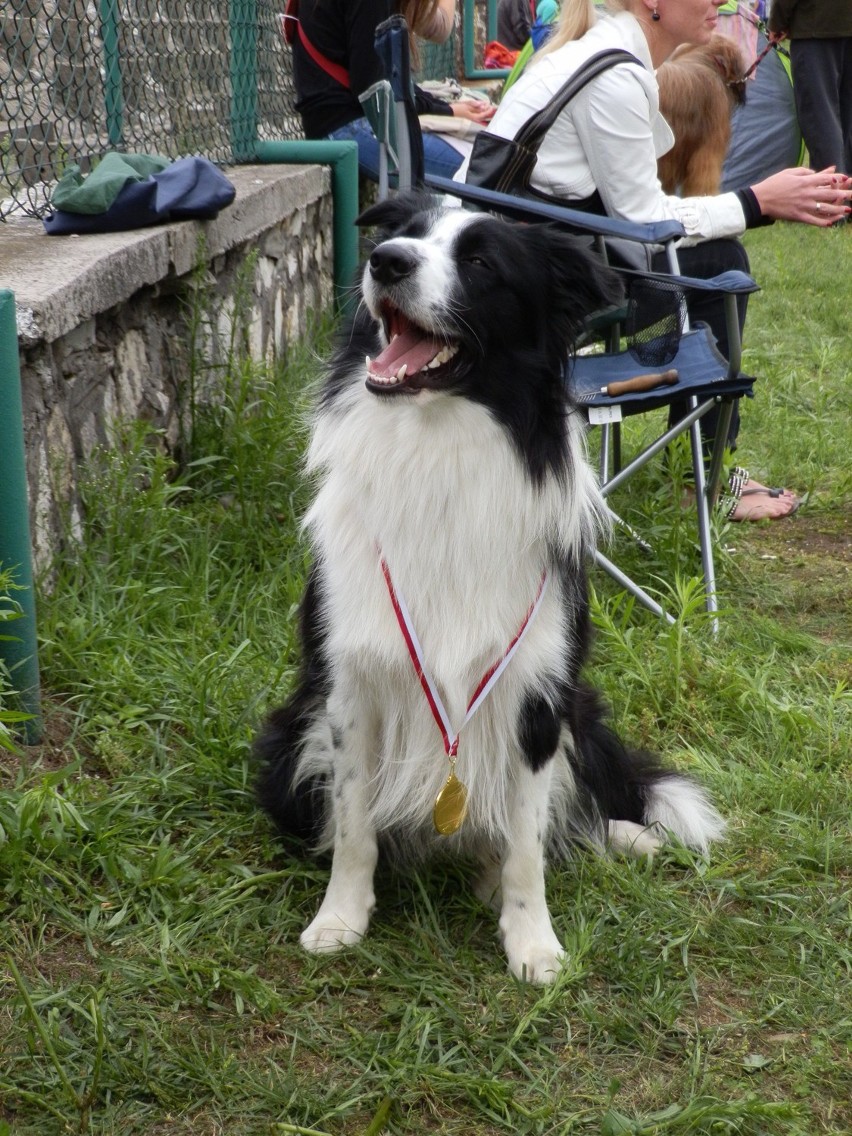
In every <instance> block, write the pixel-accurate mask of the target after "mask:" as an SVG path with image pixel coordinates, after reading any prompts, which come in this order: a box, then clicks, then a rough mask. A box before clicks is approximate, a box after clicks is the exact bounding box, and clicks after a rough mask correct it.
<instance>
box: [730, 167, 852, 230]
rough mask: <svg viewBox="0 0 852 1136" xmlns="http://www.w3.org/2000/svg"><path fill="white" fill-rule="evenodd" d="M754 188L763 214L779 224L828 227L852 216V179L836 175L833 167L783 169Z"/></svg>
mask: <svg viewBox="0 0 852 1136" xmlns="http://www.w3.org/2000/svg"><path fill="white" fill-rule="evenodd" d="M751 189H752V193H754V196H755V197H756V198H757V204H758V205H759V206H760V211H761V213H763V215H764V216H765V217H774V218H775V219H776V220H778V221H804V222H806V223H807V224H809V225H819V226H820V227H822V228H826V227H827V226H829V225H833V224H834V222H835V221H842V220H845V219H846V218H847V217H848V216H849V214H850V213H852V208H850V206H849V201H850V199H852V178H850V177H847V176H846V174H839V173H837V172H836V168H835V167H834V166H829V167H828V169H825V170H809V169H806V168H804V167H800V168H798V169H791V170H781V172H780V173H777V174H772V176H771V177H768V178H766V179H765V180H764V181H761V182H758V184H757V185H753V186H752V187H751Z"/></svg>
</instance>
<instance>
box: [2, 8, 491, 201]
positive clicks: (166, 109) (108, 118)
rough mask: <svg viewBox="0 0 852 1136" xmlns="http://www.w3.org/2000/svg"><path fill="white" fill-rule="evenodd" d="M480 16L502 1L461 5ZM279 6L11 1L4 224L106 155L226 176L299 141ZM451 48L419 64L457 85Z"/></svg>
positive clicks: (431, 50)
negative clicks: (215, 168)
mask: <svg viewBox="0 0 852 1136" xmlns="http://www.w3.org/2000/svg"><path fill="white" fill-rule="evenodd" d="M466 2H467V3H471V4H473V3H476V4H477V5H478V6H480V7H484V5H485V4H486V3H490V4H494V3H496V0H466ZM283 6H284V5H283V0H2V3H0V41H2V50H0V220H5V219H6V217H7V216H9V215H10V214H11V213H13V212H17V213H24V214H27V215H29V216H36V217H38V216H41V215H42V214H44V213H45V212H46V211H47V209H48V208H49V195H50V189H51V186H52V185H53V184H55V182H56V179H57V178H58V177H59V176H60V174H61V173H62V171H63V170H64V169H65V167H66V166H67V165H69V164H71V163H77V164H79V165H80V166H81V168H82V169H83V170H84V172H85V171H86V170H87V169H89V168H90V166H91V164H92V162H93V161H96V160H97V159H98V158H99V157H100V156H101V155H103V154H104V153H106V152H107V151H109V150H122V151H126V152H145V153H157V154H161V155H163V156H165V157H170V158H178V157H183V156H185V155H188V154H203V155H205V156H206V157H208V158H210V159H211V160H213V161H216V162H221V163H223V164H227V163H232V162H240V161H246V160H250V159H251V157H252V155H253V145H254V141H255V140H256V139H292V138H300V137H301V136H302V134H301V125H300V122H299V118H298V116H297V115H296V114H295V112H294V108H293V103H294V100H295V94H294V90H293V79H292V69H291V55H290V52H289V50H287V48H286V47H285V45H284V43H283V40H282V38H281V31H280V22H279V15H280V13H281V11H282V9H283ZM455 53H456V49H455V45H454V43H453V42H450V43H449V44H447V45H443V46H442V47H441V48H436V47H434V46H432V45H429V46H428V47H425V48H424V51H423V53H422V63H421V65H422V67H423V73H424V74H425V75H426V76H428V77H429V78H444V77H446V76H450V75H456V74H459V71H458V69H457V67H456V64H455Z"/></svg>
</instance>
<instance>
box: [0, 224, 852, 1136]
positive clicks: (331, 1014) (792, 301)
mask: <svg viewBox="0 0 852 1136" xmlns="http://www.w3.org/2000/svg"><path fill="white" fill-rule="evenodd" d="M850 239H852V232H850V231H846V230H831V231H829V232H816V231H812V230H805V229H804V228H802V229H793V228H792V227H783V226H775V227H774V228H773V229H770V230H760V231H757V232H755V233H753V234H751V235H750V237H749V241H748V244H749V249H750V252H751V254H752V257H753V263H754V270H755V274H756V275H757V277H758V279H759V280H760V281H761V283H762V284H763V286H764V291H763V292H762V293H761V294H760V295H759V296H757V297H755V298H754V300H753V304H752V309H751V314H750V319H749V334H748V342H749V353H748V359H747V362H748V365H749V367H750V368H751V369H752V370H753V371H754V373H756V374H758V375H759V376H760V381H759V383H758V385H757V388H756V389H757V397H756V399H755V400H754V402H752V403H749V404H748V405H747V406H746V407H745V411H744V426H743V431H742V435H741V447H740V452H739V453H738V455H737V456H738V460H740V461H741V462H742V463H743V464H746V465H748V466H750V468H751V469H752V471H753V472H754V473H755V474H756V475H761V476H764V475H765V477H766V479H767V480H769V481H771V482H773V483H775V482H779V483H786V484H789V485H790V486H791V487H793V488H795V489H797V490H799V491H805V490H807V491H809V493H810V496H809V499H808V501H807V503H806V505H805V506H804V507H803V509H802V510H801V511H800V513H799V514H798V515H797V516H796V517H795V518H793V519H791V520H789V521H786V522H783V523H779V524H775V525H763V526H748V527H746V526H742V525H741V526H727V527H721V528H720V533H719V535H720V543H721V545H722V546H723V547H724V549H726V551H723V552H721V554H720V577H721V587H722V593H723V597H724V601H725V611H724V613H723V618H722V631H721V635H720V636H719V638H718V639H716V640H714V639H713V638H712V636H711V635H710V634H709V630H708V628H707V625H706V619H704V618H703V616H702V614H701V610H700V603H698V602H697V598H696V587H695V583H694V580H693V579H692V577H693V575H694V571H695V561H694V548H693V537H692V534H691V530H690V528H689V525H688V523H687V522H686V520H685V519H684V518H683V516H682V515H681V510H680V509H679V507H678V505H677V503H676V502H677V499H678V493H677V491H675V492H674V493H673V491H672V488H671V483H670V479H669V478H668V476H667V475H665V474H664V473H663V472H662V471H652V472H649V473H648V474H647V475H646V476H645V479H644V481H643V483H642V484H641V485H640V486H639V487H638V488H637V489H636V490H634V491H631V492H630V493H626V494H625V495H624V500H623V501H620V502H619V504H620V506H621V507H622V508H623V509H624V511H625V512H626V513H629V515H630V516H631V517H632V518H637V517H638V518H642V516H643V514H644V520H645V522H646V523H647V526H648V527H650V529H651V531H652V535H653V540H654V544H655V551H654V553H653V554H652V555H651V556H650V557H649V558H644V559H642V560H641V561H640V559H639V554H637V553H634V552H633V551H632V549H631V548H630V547H629V545H628V544H627V543H626V542H624V541H619V544H620V555H622V556H626V557H628V558H630V557H633V558H634V563H635V564H636V566H637V567H643V568H644V571H645V573H646V574H647V575H649V576H651V577H653V576H655V575H656V576H660V577H665V578H667V579H669V580H672V581H675V583H674V585H673V587H672V589H670V590H671V593H672V594H671V601H670V602H671V603H672V604H673V606H674V609H675V610H676V611H677V613H678V616H679V618H678V622H677V624H676V625H675V626H674V627H673V628H671V629H668V628H666V627H664V626H662V625H661V624H660V623H659V622H657V621H656V620H654V619H653V618H652V617H651V616H649V615H647V614H646V613H644V612H642V611H640V610H638V609H635V608H633V606H632V605H631V604H629V603H628V602H626V601H625V599H624V598H623V597H622V596H619V595H618V594H617V592H616V591H615V590H614V589H613V588H612V587H611V586H610V584H609V583H608V581H607V580H606V579H604V578H596V580H595V583H596V587H597V593H596V609H595V613H596V620H597V623H598V641H597V648H596V659H595V668H594V677H595V681H596V682H597V683H598V684H600V685H601V686H602V687H603V688H604V689H605V690H606V692H607V694H608V696H609V697H610V699H611V701H612V703H613V705H614V708H615V716H616V720H617V722H618V725H619V727H620V728H621V729H623V730H624V731H625V732H626V733H628V734H629V735H630V736H631V737H632V738H633V739H635V740H637V741H639V742H641V743H644V744H646V745H649V746H651V747H653V748H655V749H657V750H659V751H660V752H662V753H664V754H665V755H666V757H667V759H668V760H669V761H671V762H674V763H675V764H677V765H678V766H680V767H682V768H684V769H689V770H691V771H693V772H694V773H695V774H696V775H697V776H699V777H700V778H701V779H702V780H704V781H705V782H706V783H707V784H708V785H709V786H710V788H711V790H712V791H713V793H714V794H715V795H716V797H717V799H718V800H719V801H720V803H721V805H722V807H723V809H724V811H725V813H726V814H727V815H728V816H729V817H730V820H731V831H730V837H729V839H728V840H727V842H726V843H725V844H724V845H723V846H722V847H720V848H719V849H718V850H717V851H716V852H715V853H714V854H713V856H712V857H711V858H710V860H709V861H708V862H706V863H705V862H701V861H699V860H696V859H694V858H693V857H692V856H689V855H687V854H686V853H685V852H683V851H682V850H677V849H675V850H673V851H671V852H668V853H666V854H665V855H663V856H661V857H659V858H658V859H657V860H656V861H655V862H654V863H652V864H648V863H645V862H626V861H622V860H606V859H598V858H595V857H593V856H589V855H582V854H581V855H578V856H577V858H576V860H575V861H574V862H573V863H572V864H570V865H568V866H566V867H564V868H560V869H559V870H558V871H554V872H552V873H551V875H550V878H549V898H550V902H551V907H552V910H553V912H554V917H555V922H556V926H557V929H558V932H559V934H560V935H561V936H562V937H563V939H564V941H565V944H566V946H567V948H568V952H569V959H568V962H567V965H566V967H565V970H564V972H563V973H562V974H561V976H560V978H559V980H558V982H557V983H556V985H555V986H554V987H552V988H550V989H547V990H544V991H542V990H540V989H533V988H528V987H525V986H523V985H521V984H519V983H518V982H516V981H514V980H513V979H512V978H511V977H510V976H509V975H508V974H507V972H506V968H505V963H504V959H503V957H502V952H501V950H500V947H499V944H498V942H497V940H496V935H495V924H494V918H493V916H492V915H491V914H490V913H489V912H487V911H485V910H484V909H483V908H482V907H481V906H480V905H479V904H478V903H477V902H476V901H475V900H474V899H473V898H472V897H471V895H470V892H469V889H468V886H467V877H466V873H465V872H464V871H463V870H462V869H461V868H457V867H452V868H446V867H443V866H434V867H431V868H428V869H425V870H423V871H422V872H420V873H419V874H416V875H413V876H412V875H411V874H409V873H404V874H402V873H400V874H397V873H394V872H390V871H389V872H385V873H384V874H383V875H382V877H381V879H380V882H379V888H378V896H379V906H378V910H377V913H376V916H375V920H374V923H373V926H372V927H371V930H370V933H369V935H368V936H367V938H366V939H365V941H364V942H363V944H362V945H360V946H359V947H358V948H356V949H353V950H351V951H349V952H347V953H345V954H343V955H340V956H337V957H334V958H328V959H317V958H314V957H310V956H307V955H305V954H303V953H302V952H301V951H300V949H299V947H298V943H297V938H298V933H299V931H300V929H301V928H302V927H303V926H304V925H305V923H306V922H307V921H308V919H309V918H310V917H311V915H312V913H313V912H314V910H315V909H316V906H317V904H318V902H319V899H320V897H321V894H322V890H323V887H324V883H325V881H326V877H327V865H325V864H323V863H313V862H308V861H303V860H300V859H298V858H296V857H295V856H293V855H291V854H288V853H287V852H286V851H284V850H282V848H281V847H280V846H279V845H278V844H277V843H276V841H275V840H274V838H273V835H272V833H271V831H270V829H269V826H268V824H267V822H266V820H265V819H264V818H263V817H261V816H260V815H259V814H258V813H257V812H256V811H255V808H254V806H253V800H252V788H251V770H250V759H249V748H250V744H251V738H252V733H253V730H254V728H255V726H256V724H257V722H258V720H259V718H260V716H261V715H262V713H263V711H264V709H265V707H266V706H267V705H269V704H270V703H271V702H272V701H274V700H276V699H278V698H280V697H281V696H282V695H283V694H284V692H285V691H286V689H287V686H288V683H289V682H290V680H291V677H292V674H293V667H294V663H295V657H294V638H293V624H294V612H295V605H296V603H297V601H298V596H299V592H300V588H301V582H302V580H303V578H304V571H305V564H306V554H305V549H304V547H303V546H302V544H300V542H299V539H298V536H297V519H298V517H299V516H300V515H301V512H302V510H303V508H304V503H305V499H306V497H305V489H304V487H303V486H302V485H301V483H300V479H299V473H298V470H299V457H300V451H301V446H302V443H303V440H304V427H303V415H304V410H305V408H306V405H307V388H308V386H309V383H310V376H311V374H312V373H313V372H314V370H315V363H314V360H313V358H312V356H311V353H310V352H309V351H308V350H305V351H303V352H301V353H294V355H293V357H292V358H291V360H290V363H289V366H288V367H287V368H286V369H283V370H282V371H281V373H278V374H274V375H271V376H270V375H267V374H264V373H263V372H260V371H258V370H256V369H253V368H252V367H251V366H249V365H248V364H246V365H244V366H240V367H236V368H235V369H234V371H233V373H232V374H231V377H230V380H229V386H228V390H227V392H226V397H225V399H224V401H223V404H222V406H221V407H220V408H219V409H218V410H217V411H216V412H215V413H208V414H207V415H203V416H201V415H199V416H198V418H197V421H196V427H197V429H196V436H195V440H194V449H193V454H192V456H193V457H194V459H195V460H194V464H192V465H190V466H189V468H188V469H187V470H186V472H185V474H184V475H182V476H180V477H175V475H174V474H175V471H174V470H173V469H172V466H171V463H170V462H169V460H168V459H167V458H166V457H165V456H164V455H163V453H162V451H161V449H160V448H159V447H158V445H157V440H156V439H154V440H153V442H154V444H153V445H152V444H151V441H152V440H151V439H146V438H144V437H143V436H142V435H141V434H140V432H139V431H138V430H135V431H130V432H129V433H128V434H127V436H126V437H125V438H124V439H123V442H122V444H121V445H120V446H117V447H116V450H115V451H114V453H113V454H112V455H103V457H102V458H101V460H99V461H98V462H97V463H95V464H94V466H93V468H92V469H91V471H90V477H89V480H88V485H87V489H86V515H87V517H88V521H87V526H86V545H85V547H80V548H77V549H73V550H70V551H69V554H68V555H67V556H66V557H64V558H63V561H62V563H61V564H60V565H59V566H58V576H57V578H56V581H55V584H54V587H53V590H52V591H51V592H50V593H46V594H44V595H43V596H42V597H41V599H40V623H41V638H42V647H41V665H42V672H43V679H44V683H45V690H46V703H47V713H46V721H47V737H46V740H45V742H44V744H42V745H41V746H39V747H34V748H29V749H26V750H23V751H22V752H21V753H18V754H15V753H12V752H4V751H0V755H2V756H0V763H2V775H0V960H3V965H0V1136H12V1134H14V1136H57V1134H60V1133H66V1132H68V1133H96V1134H103V1136H106V1134H113V1133H115V1134H118V1133H121V1134H122V1136H141V1134H146V1136H147V1134H151V1136H155V1134H156V1136H179V1134H189V1133H192V1134H193V1136H214V1134H215V1136H218V1134H226V1136H255V1134H257V1136H260V1134H267V1133H268V1134H270V1136H271V1134H275V1133H285V1132H290V1133H294V1132H295V1133H298V1132H302V1133H323V1132H325V1133H333V1134H334V1136H341V1134H342V1136H349V1134H356V1133H357V1134H375V1133H378V1132H380V1131H385V1132H388V1133H394V1134H402V1133H432V1132H434V1133H448V1134H459V1136H461V1134H464V1133H471V1132H475V1133H477V1134H483V1136H486V1134H487V1136H491V1134H498V1133H529V1134H541V1136H551V1134H552V1136H557V1134H559V1136H562V1134H566V1136H567V1134H573V1133H577V1134H583V1136H586V1134H590V1136H591V1134H594V1136H612V1134H619V1136H624V1134H634V1136H635V1134H642V1136H649V1134H670V1133H671V1134H687V1133H688V1134H699V1136H704V1134H706V1136H710V1134H717V1133H738V1134H746V1136H758V1134H760V1136H805V1134H807V1136H811V1134H823V1133H849V1132H850V1131H852V1109H850V1103H849V1102H850V1099H852V1078H850V1065H849V1044H850V1040H852V1009H850V1005H852V1002H851V1001H850V997H849V990H850V988H852V986H850V973H849V971H850V949H849V934H850V886H849V884H850V867H851V866H852V864H851V863H850V861H852V846H850V840H849V816H850V804H852V801H850V797H852V793H850V761H849V758H850V747H849V738H850V735H852V728H850V727H852V722H850V719H851V718H852V714H851V713H850V695H849V685H850V679H852V665H850V659H852V652H850V644H852V612H850V593H852V589H850V557H849V549H850V530H849V517H850V505H851V504H852V493H851V492H850V470H852V464H851V463H850V460H849V453H850V443H852V432H850V426H849V423H850V418H851V417H852V415H850V411H852V406H850V401H852V383H850V363H849V359H848V350H847V342H848V340H847V328H848V313H849V311H850V306H852V303H850V302H851V301H852V286H850V284H849V282H848V274H846V273H845V271H844V266H845V265H846V264H847V263H848V259H849V245H848V242H849V241H850ZM314 346H315V348H316V349H317V350H319V351H322V350H323V336H322V335H321V334H318V336H317V342H316V344H315V345H314ZM674 464H675V465H676V464H677V463H676V462H675V463H674ZM664 590H665V589H664ZM0 592H2V586H0ZM7 704H8V699H7Z"/></svg>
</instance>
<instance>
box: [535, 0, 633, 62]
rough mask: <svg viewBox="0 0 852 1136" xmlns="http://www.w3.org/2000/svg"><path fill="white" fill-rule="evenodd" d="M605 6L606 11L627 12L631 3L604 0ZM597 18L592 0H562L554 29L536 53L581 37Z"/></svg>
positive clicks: (541, 52)
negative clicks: (557, 21)
mask: <svg viewBox="0 0 852 1136" xmlns="http://www.w3.org/2000/svg"><path fill="white" fill-rule="evenodd" d="M605 8H606V10H607V11H608V12H629V11H630V10H631V8H632V4H631V2H630V0H606V4H605ZM597 19H598V13H597V7H596V5H595V3H594V0H563V3H562V9H561V11H560V14H559V23H558V24H557V25H556V30H555V31H554V33H553V35H552V36H550V37H549V39H548V40H547V43H545V45H544V46H543V47H542V49H541V51H539V52H537V54H538V55H546V54H547V53H548V52H549V51H556V49H557V48H559V47H563V46H564V45H565V44H566V43H571V41H572V40H575V39H582V37H583V36H584V35H585V34H586V32H587V31H588V30H589V29H590V28H593V27H594V26H595V24H596V23H597Z"/></svg>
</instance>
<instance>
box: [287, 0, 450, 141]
mask: <svg viewBox="0 0 852 1136" xmlns="http://www.w3.org/2000/svg"><path fill="white" fill-rule="evenodd" d="M394 8H395V5H394V4H393V2H392V0H299V19H300V21H301V23H302V28H303V30H304V33H305V35H306V36H307V38H308V39H309V40H310V42H311V44H312V45H313V46H314V47H315V48H316V49H317V50H318V51H319V52H320V53H321V54H322V55H324V56H325V57H326V58H327V59H329V60H331V62H332V63H336V64H338V65H339V66H341V67H343V68H345V69H346V71H347V72H348V73H349V83H350V87H349V89H348V90H347V89H346V88H345V87H344V86H342V84H340V83H338V82H337V81H336V80H335V79H333V78H332V77H331V76H330V75H328V74H326V72H325V71H323V69H322V68H321V67H320V66H319V65H318V64H317V63H316V62H315V61H314V60H313V59H312V58H311V57H310V55H309V54H308V52H307V51H306V49H305V47H304V45H303V44H302V42H301V39H300V37H299V36H298V35H297V36H296V38H295V40H294V41H293V77H294V80H295V84H296V95H297V101H296V110H297V111H298V112H299V114H300V115H301V117H302V127H303V129H304V132H305V137H306V138H325V137H326V136H327V135H328V134H331V132H332V131H334V130H338V129H339V128H340V127H341V126H345V125H346V124H347V123H349V122H354V121H355V119H356V118H363V116H364V112H363V110H362V107H361V104H360V103H359V102H358V95H359V94H360V93H361V92H362V91H366V90H367V88H368V87H371V86H372V85H373V83H377V82H378V81H379V80H380V79H383V78H384V75H383V74H382V68H381V64H380V62H379V57H378V56H377V55H376V52H375V48H374V46H373V41H374V39H375V35H376V28H377V27H378V25H379V24H380V23H381V22H382V20H386V19H387V18H388V17H389V16H391V15H393V13H394ZM415 105H416V109H417V113H418V114H452V110H451V108H450V105H449V103H447V102H444V100H443V99H439V98H437V97H436V96H434V95H430V94H428V93H427V92H426V91H422V90H421V89H420V88H419V87H415Z"/></svg>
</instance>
